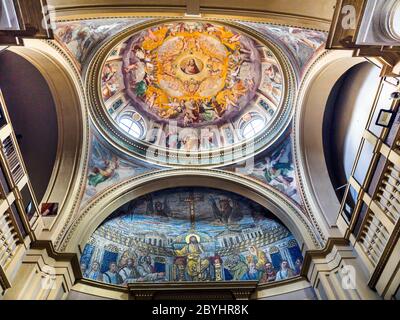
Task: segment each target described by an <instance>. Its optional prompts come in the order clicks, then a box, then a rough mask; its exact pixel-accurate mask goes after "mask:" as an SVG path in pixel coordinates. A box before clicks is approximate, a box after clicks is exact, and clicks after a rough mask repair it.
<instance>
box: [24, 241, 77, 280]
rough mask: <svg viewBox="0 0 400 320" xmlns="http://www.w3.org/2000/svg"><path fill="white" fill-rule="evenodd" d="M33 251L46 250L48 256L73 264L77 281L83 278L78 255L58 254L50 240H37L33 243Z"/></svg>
mask: <svg viewBox="0 0 400 320" xmlns="http://www.w3.org/2000/svg"><path fill="white" fill-rule="evenodd" d="M30 248H31V249H33V250H46V253H47V255H48V256H49V257H50V258H53V259H54V260H56V261H63V262H69V263H71V266H72V270H73V272H74V276H75V279H81V278H82V271H81V268H80V264H79V259H78V255H77V254H76V253H64V252H58V251H56V249H55V248H54V245H53V242H52V241H50V240H36V241H34V242H32V244H31V247H30Z"/></svg>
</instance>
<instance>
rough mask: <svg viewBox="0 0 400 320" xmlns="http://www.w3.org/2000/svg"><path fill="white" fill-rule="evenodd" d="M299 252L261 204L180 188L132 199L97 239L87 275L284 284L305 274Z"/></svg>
mask: <svg viewBox="0 0 400 320" xmlns="http://www.w3.org/2000/svg"><path fill="white" fill-rule="evenodd" d="M302 261H303V258H302V255H301V251H300V248H299V247H298V244H297V242H296V240H295V238H294V237H293V235H292V234H291V233H290V231H289V230H288V229H287V228H286V227H285V226H284V225H282V223H281V222H280V221H279V220H278V219H277V218H276V217H275V216H274V215H273V214H272V213H271V212H269V211H268V210H267V209H265V208H264V207H262V206H260V205H259V204H257V203H255V202H253V201H251V200H249V199H247V198H245V197H243V196H239V195H236V194H234V193H230V192H226V191H221V190H216V189H211V188H174V189H166V190H162V191H157V192H154V193H151V194H147V195H145V196H142V197H140V198H138V199H135V200H132V201H130V202H129V203H127V204H125V205H123V206H122V207H120V208H119V209H117V210H116V211H115V212H114V213H112V214H111V215H110V216H109V217H108V218H107V219H106V220H105V221H104V222H103V223H102V224H101V225H100V226H99V227H98V228H97V229H96V231H95V232H94V233H93V234H92V236H91V237H90V239H89V241H88V243H87V244H86V246H85V249H84V252H83V254H82V256H81V267H82V270H83V274H84V276H85V277H86V278H89V279H91V280H97V281H102V282H106V283H111V284H117V285H126V284H127V283H135V282H171V281H172V282H173V281H249V280H256V281H259V282H260V283H266V282H274V281H279V280H285V279H287V278H290V277H294V276H296V275H298V274H299V272H300V269H301V264H302Z"/></svg>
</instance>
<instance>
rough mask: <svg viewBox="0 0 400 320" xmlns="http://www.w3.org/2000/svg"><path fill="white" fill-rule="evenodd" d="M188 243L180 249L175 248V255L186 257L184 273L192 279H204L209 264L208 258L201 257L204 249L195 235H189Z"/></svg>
mask: <svg viewBox="0 0 400 320" xmlns="http://www.w3.org/2000/svg"><path fill="white" fill-rule="evenodd" d="M187 242H188V243H187V244H186V245H185V246H184V247H183V248H182V249H180V250H175V253H176V255H177V256H181V257H186V258H187V264H186V273H187V274H188V275H189V277H190V278H191V280H192V281H201V280H205V278H206V276H205V271H206V269H207V268H208V266H209V265H210V262H209V261H208V259H205V258H203V257H202V256H203V255H204V249H203V247H202V246H201V244H200V243H199V241H198V239H197V236H195V235H191V236H190V237H189V241H187Z"/></svg>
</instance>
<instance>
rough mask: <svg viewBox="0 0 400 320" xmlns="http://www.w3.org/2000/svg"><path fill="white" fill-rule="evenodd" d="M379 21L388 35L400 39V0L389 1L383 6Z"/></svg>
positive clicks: (396, 39)
mask: <svg viewBox="0 0 400 320" xmlns="http://www.w3.org/2000/svg"><path fill="white" fill-rule="evenodd" d="M379 21H380V25H381V28H382V30H383V32H384V33H385V35H386V36H387V37H390V38H391V39H393V40H395V41H400V0H392V1H388V2H387V3H386V4H385V6H384V7H383V10H382V13H381V17H380V19H379Z"/></svg>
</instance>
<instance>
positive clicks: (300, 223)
mask: <svg viewBox="0 0 400 320" xmlns="http://www.w3.org/2000/svg"><path fill="white" fill-rule="evenodd" d="M210 186H211V187H212V188H216V189H221V190H225V191H230V192H233V193H236V194H239V195H242V196H244V197H246V198H248V199H250V200H253V201H255V202H257V203H259V204H260V205H262V206H264V207H265V208H267V209H268V210H270V211H271V212H272V213H273V214H274V215H276V216H277V217H278V218H279V219H280V220H281V221H282V223H283V224H284V225H285V226H286V227H287V228H288V229H289V230H290V231H291V232H292V234H293V235H294V236H295V238H296V239H297V240H298V242H299V246H300V248H302V250H303V251H305V250H310V249H313V248H319V247H320V241H319V239H318V236H317V235H316V232H315V231H314V229H313V228H312V225H311V224H310V222H309V221H308V220H307V218H306V216H305V215H304V213H303V212H302V211H301V210H300V209H299V208H298V207H297V206H296V205H295V204H294V203H293V202H292V201H291V200H288V199H287V198H285V197H284V196H282V195H281V194H280V193H279V192H277V191H275V190H274V189H273V188H271V187H269V186H265V185H263V184H261V183H258V182H255V181H254V180H252V179H249V178H246V177H242V176H238V175H236V174H233V173H229V172H224V171H221V170H206V169H170V170H164V171H158V172H153V173H147V174H144V175H141V176H138V177H135V178H132V179H130V180H128V181H125V182H122V183H120V184H119V185H116V186H114V187H113V188H112V189H110V190H108V191H107V192H105V193H103V194H102V195H100V196H99V197H98V198H96V199H95V200H94V201H92V202H91V203H90V204H88V206H87V207H86V208H85V209H84V210H83V211H82V212H81V214H80V216H79V217H78V218H77V219H76V220H75V221H74V222H73V224H72V226H71V228H70V229H69V230H68V233H67V236H66V237H65V238H64V240H63V244H62V246H61V249H62V250H63V251H67V252H76V251H77V249H78V248H79V249H82V248H83V246H84V245H85V244H86V242H87V241H88V239H89V237H90V236H91V235H92V233H93V232H94V231H95V230H96V228H97V227H98V226H99V225H100V224H101V223H102V222H103V221H104V220H105V219H106V218H107V217H108V216H109V215H110V214H111V213H112V212H114V211H115V210H116V209H118V208H119V207H120V206H122V205H123V204H125V203H127V202H128V201H130V200H133V199H135V198H138V197H140V196H143V195H145V194H148V193H151V192H155V191H159V190H163V189H168V188H175V187H210Z"/></svg>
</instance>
